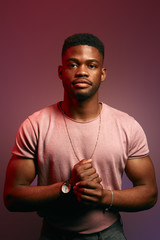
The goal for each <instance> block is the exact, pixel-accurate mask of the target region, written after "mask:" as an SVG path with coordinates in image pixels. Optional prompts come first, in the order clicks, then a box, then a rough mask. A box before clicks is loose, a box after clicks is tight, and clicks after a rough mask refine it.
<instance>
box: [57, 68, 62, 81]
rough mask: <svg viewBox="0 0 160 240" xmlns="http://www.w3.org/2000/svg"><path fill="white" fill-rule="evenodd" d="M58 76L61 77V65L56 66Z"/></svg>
mask: <svg viewBox="0 0 160 240" xmlns="http://www.w3.org/2000/svg"><path fill="white" fill-rule="evenodd" d="M58 76H59V78H60V79H62V66H61V65H60V66H59V67H58Z"/></svg>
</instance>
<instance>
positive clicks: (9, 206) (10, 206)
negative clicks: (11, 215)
mask: <svg viewBox="0 0 160 240" xmlns="http://www.w3.org/2000/svg"><path fill="white" fill-rule="evenodd" d="M4 205H5V207H6V208H7V210H8V211H10V212H15V210H14V203H13V200H12V197H11V196H10V195H5V196H4Z"/></svg>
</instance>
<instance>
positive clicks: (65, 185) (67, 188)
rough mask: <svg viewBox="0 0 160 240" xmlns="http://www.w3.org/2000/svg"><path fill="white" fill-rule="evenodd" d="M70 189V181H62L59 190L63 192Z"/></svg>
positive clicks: (67, 191)
mask: <svg viewBox="0 0 160 240" xmlns="http://www.w3.org/2000/svg"><path fill="white" fill-rule="evenodd" d="M70 189H71V184H70V183H63V185H62V187H61V190H62V192H63V193H69V191H70Z"/></svg>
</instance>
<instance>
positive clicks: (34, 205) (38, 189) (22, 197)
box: [4, 157, 62, 211]
mask: <svg viewBox="0 0 160 240" xmlns="http://www.w3.org/2000/svg"><path fill="white" fill-rule="evenodd" d="M35 176H36V168H35V164H34V161H33V160H32V159H21V158H18V157H12V158H11V160H10V162H9V164H8V168H7V173H6V181H5V187H4V202H5V205H6V207H7V208H8V209H9V210H10V211H37V210H40V209H41V210H42V209H43V207H46V205H47V204H50V203H51V202H53V201H54V200H55V199H57V198H58V197H59V196H60V186H61V184H62V183H57V184H52V185H49V186H30V184H31V183H32V182H33V180H34V178H35Z"/></svg>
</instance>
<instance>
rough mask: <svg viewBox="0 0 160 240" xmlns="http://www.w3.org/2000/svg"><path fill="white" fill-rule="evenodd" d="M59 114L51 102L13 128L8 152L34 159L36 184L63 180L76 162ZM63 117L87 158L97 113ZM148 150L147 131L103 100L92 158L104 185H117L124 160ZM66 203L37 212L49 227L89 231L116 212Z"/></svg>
mask: <svg viewBox="0 0 160 240" xmlns="http://www.w3.org/2000/svg"><path fill="white" fill-rule="evenodd" d="M63 117H64V116H63V112H62V111H61V109H60V107H59V104H54V105H52V106H49V107H47V108H45V109H42V110H40V111H38V112H36V113H34V114H33V115H31V116H29V117H28V118H27V119H26V120H25V121H24V122H23V123H22V125H21V126H20V128H19V130H18V132H17V136H16V141H15V146H14V148H13V150H12V154H15V155H17V156H20V157H22V158H24V157H25V158H31V159H33V160H34V161H35V164H36V165H37V166H38V185H49V184H52V183H56V182H61V181H66V180H67V179H69V178H70V175H71V169H72V168H73V166H74V165H75V164H76V163H77V162H78V160H77V158H76V156H75V154H74V151H73V148H72V146H71V142H70V140H69V137H68V134H67V131H66V127H65V122H64V119H63ZM65 119H66V123H67V127H68V131H69V135H70V138H71V140H72V143H73V146H74V149H75V151H76V153H77V155H78V157H79V159H84V158H85V159H88V158H90V157H91V154H92V152H93V149H94V146H95V143H96V140H97V133H98V127H99V117H97V118H95V119H93V120H91V121H88V122H77V121H75V120H73V119H70V118H69V117H67V116H65ZM148 153H149V150H148V145H147V140H146V136H145V134H144V131H143V130H142V128H141V126H140V125H139V124H138V123H137V121H136V120H135V119H134V118H132V117H130V116H129V115H128V114H126V113H123V112H121V111H118V110H116V109H114V108H111V107H110V106H108V105H106V104H104V103H102V111H101V128H100V134H99V139H98V143H97V147H96V150H95V152H94V155H93V157H92V159H93V166H94V167H95V168H96V170H97V172H98V173H99V175H100V176H101V178H102V185H103V187H104V188H105V189H113V190H120V189H121V185H122V175H123V172H124V169H125V165H126V162H127V160H128V161H132V159H133V158H139V157H143V156H146V155H148ZM67 206H68V207H67ZM67 206H62V205H61V206H60V207H59V208H56V209H55V208H54V207H53V209H50V210H49V212H45V213H43V214H42V213H41V214H42V215H43V216H44V219H45V224H46V225H48V228H50V229H51V228H52V226H56V227H59V228H61V229H67V230H72V231H78V232H80V233H93V232H97V231H101V230H103V229H105V228H107V227H109V226H110V225H111V224H113V223H114V222H115V221H116V220H117V218H118V216H119V215H118V213H117V212H113V213H112V212H104V211H103V210H102V209H89V208H83V207H82V206H78V205H75V206H74V204H73V203H72V204H71V206H70V207H69V203H68V205H67Z"/></svg>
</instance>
